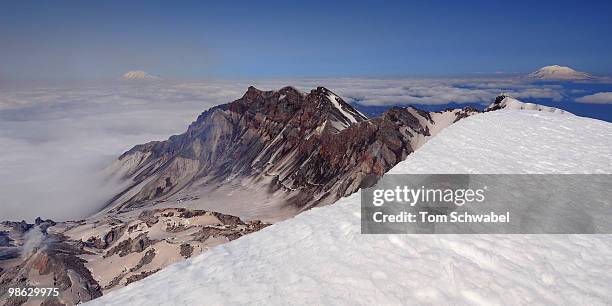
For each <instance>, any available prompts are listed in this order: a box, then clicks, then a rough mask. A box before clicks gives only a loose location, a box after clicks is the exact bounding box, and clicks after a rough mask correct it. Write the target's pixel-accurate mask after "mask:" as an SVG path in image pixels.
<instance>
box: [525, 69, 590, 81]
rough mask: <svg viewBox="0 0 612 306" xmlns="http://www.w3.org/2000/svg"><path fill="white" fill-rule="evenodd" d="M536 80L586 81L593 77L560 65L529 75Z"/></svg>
mask: <svg viewBox="0 0 612 306" xmlns="http://www.w3.org/2000/svg"><path fill="white" fill-rule="evenodd" d="M527 77H528V78H530V79H536V80H586V79H590V78H592V77H593V76H591V75H590V74H588V73H586V72H579V71H576V70H574V69H572V68H570V67H563V66H559V65H553V66H546V67H542V68H540V69H538V70H536V71H534V72H532V73H530V74H528V75H527Z"/></svg>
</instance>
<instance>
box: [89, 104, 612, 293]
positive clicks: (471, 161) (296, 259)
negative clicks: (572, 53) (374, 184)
mask: <svg viewBox="0 0 612 306" xmlns="http://www.w3.org/2000/svg"><path fill="white" fill-rule="evenodd" d="M392 172H393V173H466V172H467V173H611V172H612V124H610V123H606V122H603V121H597V120H592V119H587V118H581V117H577V116H569V115H560V114H554V113H542V112H534V111H516V110H514V111H512V110H510V111H496V112H490V113H485V114H480V115H476V116H472V117H470V118H467V119H464V120H461V121H460V122H458V123H456V124H454V125H452V126H451V127H449V128H447V129H445V130H443V131H441V132H440V134H439V135H438V136H436V137H434V138H433V139H432V140H431V141H429V142H427V143H426V144H425V145H424V146H423V147H422V148H420V149H419V150H418V151H417V152H415V153H414V154H412V155H410V156H409V157H408V158H407V159H406V160H405V161H404V162H402V163H400V164H398V165H397V166H396V167H395V168H394V169H392ZM359 218H360V204H359V193H356V194H353V195H352V196H350V197H347V198H343V199H341V200H339V201H338V202H337V203H336V204H334V205H331V206H327V207H322V208H315V209H312V210H310V211H307V212H304V213H302V214H300V215H298V216H296V217H295V218H293V219H290V220H287V221H284V222H280V223H277V224H275V225H273V226H270V227H268V228H266V229H263V230H261V231H259V232H257V233H254V234H251V235H249V236H246V237H243V238H241V239H238V240H236V241H233V242H232V243H228V244H225V245H223V246H220V247H216V248H213V249H211V250H210V251H209V252H207V253H205V254H203V255H200V256H197V257H194V258H192V259H190V260H187V261H185V262H181V263H177V264H174V265H172V266H169V267H167V268H166V269H164V270H162V271H161V272H159V273H157V274H155V275H153V276H151V277H149V278H146V279H144V280H143V281H140V282H136V283H133V284H130V285H129V286H127V287H125V288H123V289H121V290H117V291H115V292H111V293H110V294H108V295H106V296H103V297H102V298H100V299H97V300H94V301H92V303H91V304H92V305H152V304H155V305H181V304H182V305H204V304H205V305H228V304H232V305H235V304H249V305H252V304H255V305H263V304H266V305H268V304H274V305H285V304H309V305H329V304H332V305H337V304H344V305H372V304H373V305H380V304H384V305H399V304H444V305H448V304H451V305H526V304H564V305H604V304H609V303H610V302H611V301H612V273H610V271H612V261H610V258H612V236H611V235H361V234H360V219H359Z"/></svg>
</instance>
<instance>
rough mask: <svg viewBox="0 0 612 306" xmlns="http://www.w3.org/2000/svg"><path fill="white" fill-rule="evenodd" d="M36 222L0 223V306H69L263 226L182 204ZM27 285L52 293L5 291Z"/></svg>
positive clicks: (95, 296)
mask: <svg viewBox="0 0 612 306" xmlns="http://www.w3.org/2000/svg"><path fill="white" fill-rule="evenodd" d="M36 224H37V225H35V224H28V223H26V222H23V223H22V222H3V223H2V224H1V225H0V226H1V227H0V233H1V235H0V238H2V237H5V238H6V239H10V243H9V244H3V245H0V254H5V255H7V254H12V255H11V256H8V255H7V256H4V257H2V256H0V305H21V304H23V303H26V302H28V303H34V302H35V303H37V304H44V305H75V304H77V303H81V302H85V301H88V300H91V299H94V298H97V297H99V296H101V295H102V294H103V293H104V292H107V291H109V290H113V289H115V288H119V287H122V286H125V285H127V284H129V283H131V282H134V281H137V280H140V279H143V278H145V277H147V276H149V275H151V274H153V273H155V272H157V271H159V270H160V269H162V268H163V267H165V266H167V265H169V264H171V263H173V262H176V261H179V260H183V259H185V258H189V257H191V256H195V255H198V254H200V253H202V252H205V251H206V250H208V249H209V248H211V247H213V246H216V245H220V244H223V243H226V242H229V241H231V240H234V239H237V238H239V237H241V236H243V235H247V234H249V233H252V232H255V231H258V230H260V229H262V228H264V227H266V226H267V225H268V224H265V223H262V222H259V221H249V222H244V221H242V220H241V219H240V218H237V217H234V216H228V215H224V214H220V213H216V212H209V211H201V210H189V209H184V208H176V209H175V208H166V209H156V210H147V211H143V212H142V213H141V214H140V215H136V216H135V215H133V214H132V215H128V214H125V215H113V216H104V217H100V218H92V219H88V220H86V221H84V222H83V221H79V222H59V223H55V222H53V221H50V220H47V221H42V220H40V221H39V222H36ZM51 224H53V225H51ZM46 225H48V226H46ZM41 227H45V231H42V230H41V234H42V235H43V238H42V239H40V241H39V244H37V245H36V246H35V247H34V249H33V250H32V251H31V252H28V253H25V251H24V250H25V248H26V244H27V242H26V240H27V236H28V235H29V233H30V232H31V231H34V230H38V229H41ZM176 228H181V229H182V230H180V231H177V230H176ZM28 286H32V287H46V288H58V289H59V290H60V295H59V296H58V297H47V298H36V299H34V298H32V299H31V300H28V298H22V297H12V298H9V297H7V296H6V294H5V293H6V292H7V291H8V288H11V287H13V288H14V287H20V288H23V287H28Z"/></svg>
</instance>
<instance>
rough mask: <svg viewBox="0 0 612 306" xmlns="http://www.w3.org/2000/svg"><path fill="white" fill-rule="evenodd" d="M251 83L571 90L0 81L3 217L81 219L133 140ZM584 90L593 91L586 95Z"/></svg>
mask: <svg viewBox="0 0 612 306" xmlns="http://www.w3.org/2000/svg"><path fill="white" fill-rule="evenodd" d="M249 85H254V86H256V87H258V88H260V89H266V90H271V89H279V88H281V87H283V86H287V85H292V86H295V87H297V88H298V89H300V90H303V91H310V90H311V89H312V88H314V87H316V86H326V87H327V88H329V89H331V90H332V91H334V92H336V93H337V94H339V95H341V96H342V97H343V98H344V99H346V100H347V101H349V102H355V101H356V102H359V103H361V104H364V105H374V106H375V105H387V104H433V105H441V104H446V103H449V102H455V103H467V102H471V103H474V102H476V103H483V104H487V103H489V102H490V101H491V100H492V99H494V97H495V96H496V95H498V94H499V93H500V92H502V91H504V92H508V93H510V94H511V95H513V96H515V97H517V98H522V99H526V100H528V99H529V98H547V99H551V100H555V101H557V100H559V99H562V98H563V91H562V88H560V87H559V86H554V85H540V86H535V85H530V84H525V83H521V82H520V81H519V80H514V79H425V80H423V79H391V80H380V79H317V80H315V79H312V80H311V79H298V80H260V81H255V82H251V81H241V80H238V81H200V82H170V81H163V82H155V83H154V84H140V83H139V84H126V83H125V82H109V83H78V84H76V83H72V84H33V83H27V84H11V86H3V87H2V89H0V177H2V180H0V203H1V205H0V216H1V217H0V219H1V220H8V219H11V220H15V219H19V220H20V219H24V218H25V219H30V220H31V219H33V218H35V217H36V216H41V217H44V218H52V219H56V220H66V219H79V218H83V217H85V216H87V215H89V214H91V213H94V212H95V211H97V210H99V209H100V208H101V206H102V205H103V203H104V202H105V200H107V199H108V198H109V197H110V196H111V195H112V194H113V193H114V192H115V191H116V190H117V186H116V185H115V184H114V183H113V182H108V181H106V180H105V178H102V177H100V176H99V175H98V173H100V171H101V169H103V168H104V167H105V166H106V165H108V164H109V163H110V162H111V161H112V160H113V159H114V158H116V157H117V156H118V155H120V154H121V153H122V152H124V151H125V150H128V149H129V148H131V147H132V146H133V145H135V144H139V143H144V142H148V141H151V140H161V139H166V138H167V137H168V136H169V135H172V134H177V133H181V132H183V131H184V130H185V129H186V127H187V126H188V124H189V123H190V122H191V121H193V120H194V119H195V118H196V117H197V115H198V114H199V113H201V112H202V111H204V110H206V109H208V108H209V107H211V106H214V105H217V104H221V103H226V102H229V101H233V100H235V99H237V98H239V97H241V96H242V94H243V93H244V92H245V90H246V88H247V87H248V86H249ZM585 98H586V97H585Z"/></svg>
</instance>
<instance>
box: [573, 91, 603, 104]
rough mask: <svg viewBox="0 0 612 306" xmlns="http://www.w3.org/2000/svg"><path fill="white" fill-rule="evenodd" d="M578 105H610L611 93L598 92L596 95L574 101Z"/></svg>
mask: <svg viewBox="0 0 612 306" xmlns="http://www.w3.org/2000/svg"><path fill="white" fill-rule="evenodd" d="M576 102H580V103H593V104H612V92H598V93H596V94H592V95H588V96H584V97H580V98H578V99H576Z"/></svg>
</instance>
